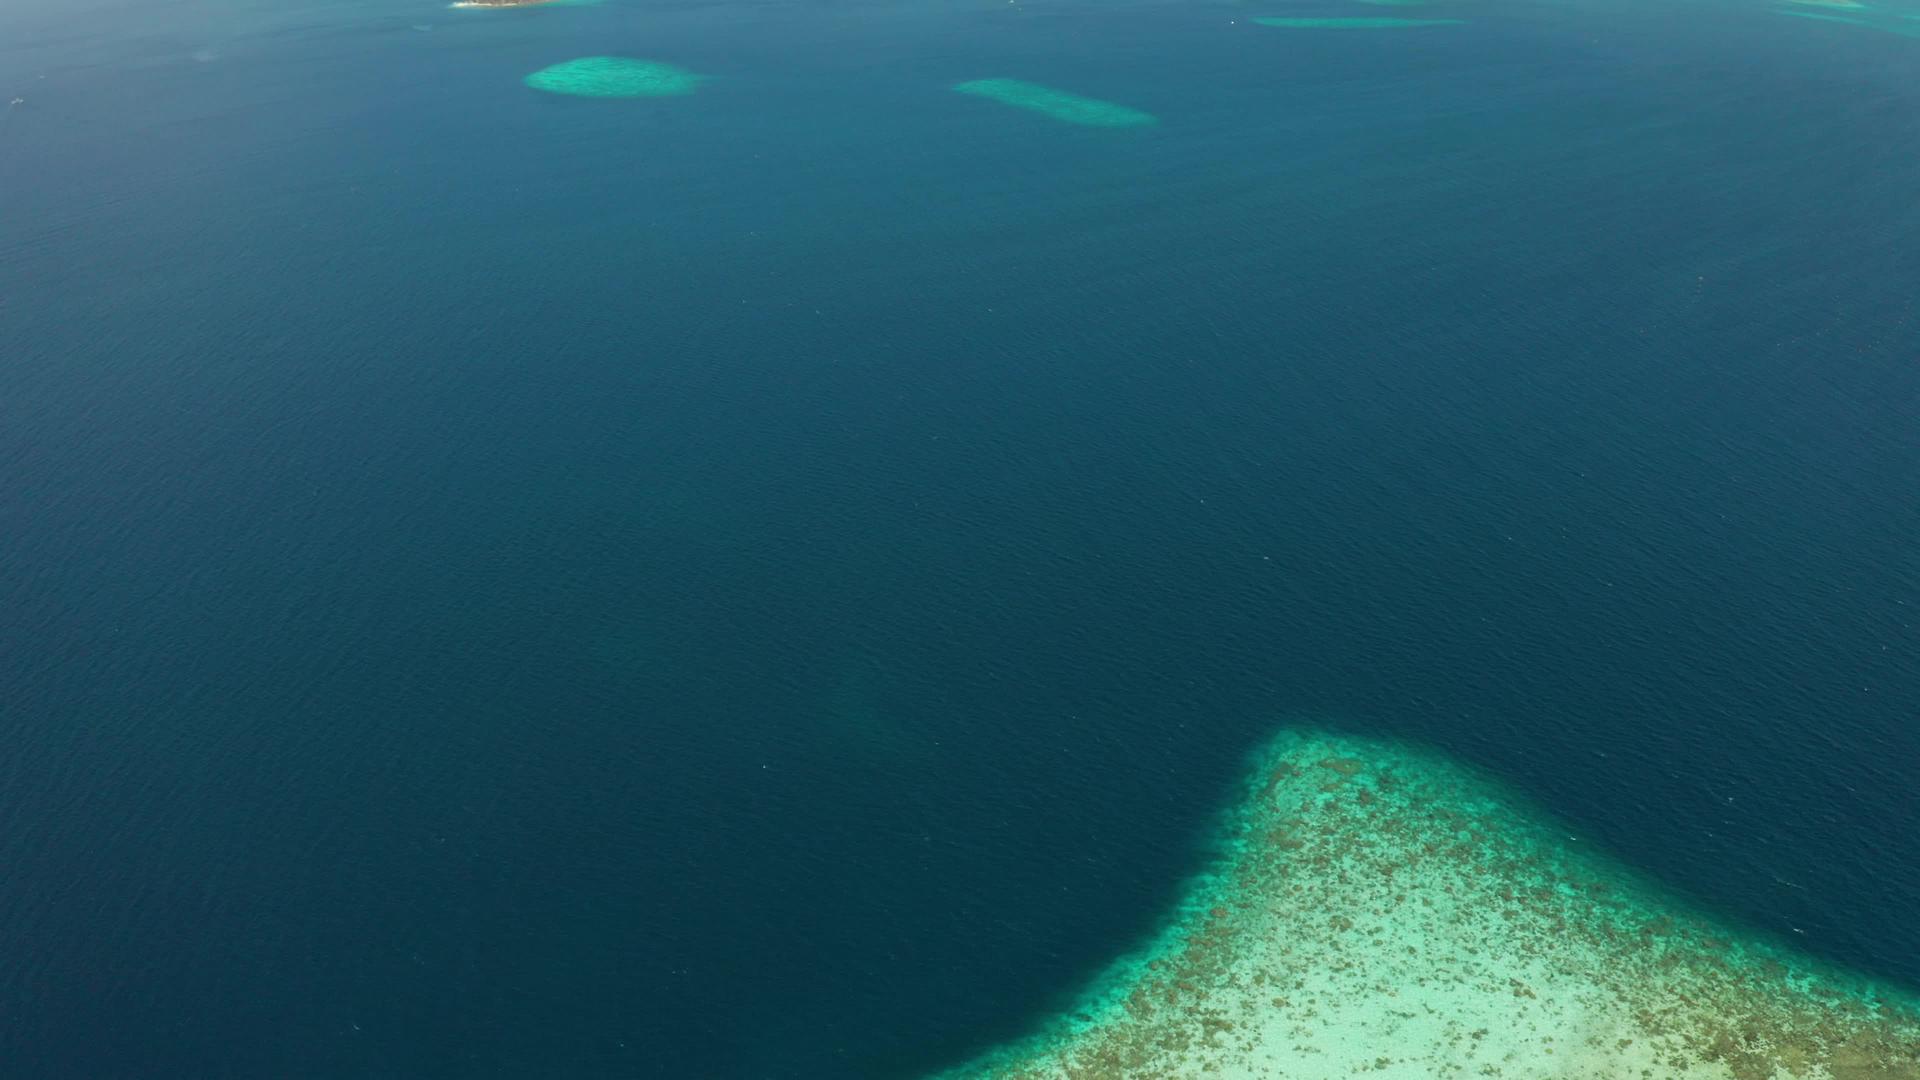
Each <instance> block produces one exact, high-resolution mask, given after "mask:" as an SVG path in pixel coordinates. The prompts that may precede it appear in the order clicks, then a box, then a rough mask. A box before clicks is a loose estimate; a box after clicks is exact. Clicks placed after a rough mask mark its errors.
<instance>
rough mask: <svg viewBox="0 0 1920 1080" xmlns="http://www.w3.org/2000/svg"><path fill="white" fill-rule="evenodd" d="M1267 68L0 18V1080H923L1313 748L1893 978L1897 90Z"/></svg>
mask: <svg viewBox="0 0 1920 1080" xmlns="http://www.w3.org/2000/svg"><path fill="white" fill-rule="evenodd" d="M1256 7H1258V5H1254V6H1224V5H1215V4H1184V5H1177V4H1164V5H1162V4H1131V5H1123V6H1115V5H1112V4H1098V5H1094V4H1070V3H1069V4H1048V3H1042V2H1037V0H1020V2H1019V3H1015V4H1011V5H1009V4H1005V3H957V4H933V5H914V6H912V7H910V8H906V7H895V6H878V5H876V6H865V5H860V4H844V3H843V4H824V3H822V4H771V3H763V4H734V3H725V2H713V3H705V2H702V3H682V4H679V5H657V4H639V3H633V4H622V3H620V2H618V0H613V2H610V3H608V4H607V5H605V6H602V7H593V8H565V9H549V10H545V11H528V12H511V13H478V14H476V13H461V12H449V11H446V10H443V9H441V8H439V7H437V6H435V5H434V4H433V3H408V2H404V0H352V2H343V3H320V2H318V0H302V2H299V3H287V4H268V3H264V2H257V3H248V2H243V0H203V2H198V3H187V2H156V3H151V4H135V3H130V2H116V3H101V2H98V0H91V2H87V3H81V4H73V3H65V2H62V3H58V4H55V3H53V2H52V0H25V3H24V4H19V3H16V4H11V5H8V7H7V8H6V9H5V10H4V11H0V98H7V99H11V98H15V97H19V98H23V99H24V101H23V102H22V103H20V104H17V105H14V106H11V107H9V111H8V112H7V113H6V114H5V116H4V118H0V1073H4V1074H5V1075H7V1076H10V1077H36V1078H37V1077H136V1076H140V1077H150V1076H180V1077H187V1076H192V1077H222V1076H238V1077H261V1076H315V1077H319V1076H328V1077H339V1076H392V1077H399V1076H408V1077H439V1076H481V1075H502V1076H520V1077H525V1076H556V1077H559V1076H566V1077H581V1076H613V1075H631V1076H662V1077H677V1078H684V1077H700V1078H708V1080H728V1078H754V1080H761V1078H781V1080H786V1078H816V1077H819V1078H845V1077H875V1078H884V1077H898V1076H910V1075H913V1074H914V1073H915V1072H916V1071H919V1070H922V1069H926V1068H929V1067H932V1066H936V1065H939V1064H943V1063H947V1062H950V1061H952V1060H954V1059H955V1058H957V1057H960V1056H964V1055H965V1054H967V1053H969V1052H971V1051H974V1050H977V1049H979V1048H980V1047H982V1046H983V1045H987V1044H991V1043H993V1042H995V1041H998V1040H1000V1039H1004V1038H1008V1037H1011V1036H1014V1035H1017V1034H1018V1033H1020V1032H1021V1031H1023V1030H1025V1028H1026V1026H1027V1025H1028V1024H1030V1023H1032V1022H1033V1021H1034V1020H1035V1019H1036V1018H1038V1017H1040V1016H1042V1015H1044V1014H1045V1013H1046V1012H1047V1011H1049V1010H1050V1009H1052V1008H1054V1007H1056V1006H1058V1005H1059V1004H1060V1002H1061V1001H1062V1000H1063V999H1065V998H1066V997H1068V996H1070V995H1071V993H1072V991H1073V990H1074V988H1075V985H1076V983H1077V982H1078V980H1080V979H1081V978H1083V977H1085V976H1086V975H1087V974H1088V973H1089V972H1090V971H1092V970H1094V969H1096V968H1097V967H1098V966H1099V965H1100V964H1101V963H1102V962H1103V961H1104V960H1105V959H1107V958H1108V957H1110V956H1111V955H1113V954H1114V953H1115V952H1117V951H1119V950H1120V949H1122V948H1124V947H1125V946H1126V945H1128V944H1129V943H1130V942H1132V941H1133V940H1134V939H1135V938H1136V937H1137V936H1138V935H1140V934H1142V933H1144V932H1145V931H1147V930H1148V929H1149V928H1150V927H1152V926H1153V925H1154V923H1155V920H1156V919H1157V918H1159V917H1160V915H1161V913H1162V911H1163V909H1164V906H1165V905H1166V904H1167V903H1168V902H1169V900H1170V899H1171V898H1172V896H1173V895H1174V894H1175V892H1176V890H1177V889H1178V887H1179V884H1180V881H1181V879H1182V877H1183V875H1185V874H1187V873H1189V872H1191V871H1192V870H1193V868H1194V867H1195V865H1196V860H1198V859H1199V858H1200V857H1201V856H1200V852H1201V850H1202V848H1203V846H1204V845H1203V841H1204V835H1203V830H1204V829H1205V827H1206V824H1207V822H1208V820H1209V818H1210V815H1211V814H1212V813H1213V812H1214V811H1215V809H1216V808H1217V805H1218V801H1219V800H1220V799H1221V798H1222V797H1224V794H1225V792H1226V790H1227V785H1228V784H1229V782H1230V781H1231V779H1232V778H1233V774H1234V771H1235V769H1236V767H1237V765H1238V763H1239V761H1240V756H1241V755H1242V754H1243V753H1244V752H1245V751H1246V750H1247V749H1248V748H1249V747H1251V746H1253V745H1254V744H1256V743H1257V742H1259V741H1260V740H1261V739H1262V738H1263V737H1264V736H1265V735H1266V734H1268V733H1269V732H1271V731H1272V730H1274V728H1275V727H1276V726H1277V725H1279V724H1282V723H1285V722H1287V720H1288V719H1289V718H1294V717H1302V716H1305V717H1312V718H1315V719H1316V720H1318V721H1320V722H1331V723H1336V724H1341V725H1346V726H1350V727H1353V728H1356V729H1362V730H1366V731H1370V732H1381V733H1389V734H1393V735H1400V736H1406V737H1411V738H1416V739H1420V740H1423V741H1426V742H1430V743H1432V744H1436V745H1438V746H1440V747H1442V748H1445V749H1447V750H1449V751H1451V752H1454V753H1457V754H1459V755H1462V756H1464V757H1466V758H1468V759H1470V760H1473V761H1475V762H1478V763H1480V764H1482V765H1485V766H1487V767H1489V768H1491V769H1493V770H1495V771H1497V772H1498V773H1499V774H1500V775H1502V776H1504V777H1506V778H1508V779H1509V780H1511V781H1512V782H1514V783H1516V784H1518V785H1520V786H1522V787H1524V788H1525V789H1527V790H1529V791H1531V792H1532V793H1533V794H1535V795H1536V796H1537V797H1539V798H1540V799H1542V800H1543V801H1545V802H1546V803H1547V804H1548V805H1550V806H1551V807H1552V808H1553V809H1554V810H1556V811H1557V812H1559V813H1560V814H1562V815H1564V816H1565V817H1566V818H1567V819H1568V821H1569V823H1570V828H1571V829H1572V830H1573V831H1575V832H1577V833H1579V834H1580V835H1582V836H1585V837H1589V838H1593V839H1597V840H1599V841H1600V842H1602V843H1604V844H1606V845H1608V846H1610V847H1611V848H1612V849H1613V850H1615V851H1616V852H1618V853H1619V854H1620V855H1621V856H1623V857H1624V858H1625V859H1626V860H1627V861H1628V862H1630V863H1631V864H1633V865H1635V866H1637V867H1639V868H1641V869H1643V870H1645V871H1647V872H1649V873H1652V874H1654V875H1656V876H1658V877H1659V878H1661V879H1662V880H1664V881H1666V882H1668V883H1670V884H1672V885H1673V886H1675V887H1677V888H1679V889H1681V890H1684V891H1686V892H1688V893H1690V894H1692V895H1693V896H1694V897H1696V898H1697V899H1698V900H1699V901H1700V902H1701V903H1702V904H1704V905H1706V906H1709V907H1711V908H1714V909H1716V910H1719V911H1721V912H1723V913H1726V914H1728V915H1729V916H1731V917H1733V918H1736V919H1739V920H1743V921H1745V922H1746V923H1748V924H1750V925H1752V926H1754V927H1756V928H1757V929H1759V930H1762V931H1766V932H1777V933H1783V934H1784V933H1789V932H1790V928H1793V929H1797V930H1798V931H1800V932H1799V933H1797V934H1793V935H1792V938H1793V940H1794V941H1795V942H1796V943H1797V944H1800V945H1802V946H1804V947H1806V948H1808V949H1810V950H1812V951H1815V952H1817V953H1818V954H1820V955H1823V956H1826V957H1829V958H1832V959H1835V960H1838V961H1842V962H1844V963H1847V964H1851V965H1855V966H1859V967H1862V968H1865V969H1867V970H1869V971H1872V972H1875V973H1878V974H1880V975H1883V976H1886V977H1889V978H1894V979H1899V980H1904V981H1906V982H1908V983H1920V920H1916V919H1914V918H1913V912H1914V911H1915V910H1916V909H1917V908H1920V801H1917V800H1916V796H1915V795H1914V792H1913V787H1912V784H1911V768H1912V764H1913V763H1914V762H1915V761H1916V760H1920V715H1917V713H1920V708H1917V706H1920V656H1916V648H1917V647H1920V638H1917V637H1916V632H1915V626H1914V622H1915V619H1916V616H1917V615H1920V545H1916V543H1915V536H1916V535H1917V534H1920V501H1916V498H1915V494H1916V491H1920V436H1917V435H1916V430H1917V429H1916V419H1917V418H1920V368H1916V365H1915V358H1916V355H1917V354H1920V315H1917V314H1916V310H1915V305H1916V298H1917V297H1920V245H1917V244H1916V242H1915V241H1916V239H1917V238H1920V202H1916V200H1915V199H1914V191H1915V190H1916V186H1917V185H1916V181H1920V80H1916V79H1915V78H1914V77H1913V75H1914V72H1915V71H1916V69H1917V68H1920V40H1913V39H1906V38H1900V37H1897V36H1894V35H1891V34H1885V33H1878V32H1873V31H1867V30H1862V29H1860V28H1857V27H1851V26H1840V25H1833V24H1822V23H1814V22H1809V21H1805V20H1798V19H1784V18H1779V17H1777V16H1776V15H1774V14H1772V13H1771V12H1769V11H1768V10H1766V9H1765V8H1764V7H1762V6H1760V5H1758V4H1753V5H1723V6H1714V5H1699V6H1691V5H1689V6H1685V7H1675V6H1673V5H1659V8H1660V10H1651V9H1648V8H1644V7H1636V6H1624V5H1600V4H1596V5H1592V6H1587V7H1554V6H1541V7H1534V6H1525V5H1503V6H1477V5H1475V4H1473V3H1470V2H1463V3H1460V4H1458V5H1454V6H1451V7H1449V8H1448V10H1447V13H1448V14H1450V15H1455V16H1458V17H1463V18H1467V19H1469V20H1470V21H1469V23H1468V25H1467V26H1464V27H1454V28H1448V29H1447V30H1445V31H1417V32H1403V33H1362V34H1335V35H1311V34H1289V33H1287V32H1285V31H1278V30H1269V29H1263V28H1258V27H1253V26H1250V25H1248V23H1247V17H1248V16H1250V15H1258V14H1273V13H1276V12H1278V13H1281V14H1287V13H1295V14H1298V13H1302V12H1304V13H1310V14H1325V13H1333V14H1353V12H1352V11H1350V10H1342V9H1338V8H1334V7H1308V6H1303V5H1292V6H1289V5H1286V4H1275V5H1269V6H1267V7H1260V8H1258V10H1256ZM1362 14H1365V12H1362ZM596 53H626V54H630V55H636V56H642V57H650V58H654V59H659V60H664V61H667V62H671V63H675V64H678V65H681V66H683V67H686V68H689V69H692V70H694V71H698V72H701V73H704V74H708V75H712V76H714V79H713V81H712V82H710V83H708V84H706V85H705V86H704V87H703V88H702V89H701V91H700V93H698V94H696V95H695V96H692V97H688V98H680V99H669V100H661V101H626V102H593V101H582V100H575V99H566V98H559V97H552V96H542V95H539V94H537V93H535V92H534V91H531V90H528V89H527V88H525V87H524V86H522V85H521V84H520V78H521V76H522V75H524V74H525V73H526V72H529V71H532V70H535V69H537V68H539V67H542V66H545V65H547V64H550V63H554V62H557V61H560V60H565V59H568V58H571V57H574V56H579V55H587V54H596ZM991 76H1012V77H1019V78H1026V79H1031V80H1033V81H1037V82H1043V83H1048V84H1051V85H1057V86H1062V87H1066V88H1069V89H1072V90H1075V91H1078V92H1081V93H1085V94H1090V95H1093V96H1096V97H1103V98H1109V99H1113V100H1117V101H1122V102H1124V103H1126V104H1129V105H1132V106H1134V107H1137V108H1142V109H1146V110H1148V111H1150V112H1153V113H1155V114H1156V115H1158V116H1159V118H1160V121H1161V122H1160V124H1159V125H1158V126H1156V127H1154V128H1151V129H1145V130H1138V129H1136V130H1124V131H1112V130H1095V129H1083V128H1074V127H1069V126H1064V125H1060V124H1057V123H1054V122H1052V121H1049V120H1047V119H1045V118H1042V117H1038V116H1035V115H1032V114H1026V113H1021V112H1018V111H1015V110H1010V109H1006V108H1004V107H1001V106H997V105H995V104H992V103H989V102H983V101H980V100H977V99H971V98H967V97H964V96H962V95H957V94H953V93H951V92H950V91H949V90H948V89H947V87H948V86H950V85H951V84H952V83H954V82H957V81H960V80H963V79H970V78H981V77H991Z"/></svg>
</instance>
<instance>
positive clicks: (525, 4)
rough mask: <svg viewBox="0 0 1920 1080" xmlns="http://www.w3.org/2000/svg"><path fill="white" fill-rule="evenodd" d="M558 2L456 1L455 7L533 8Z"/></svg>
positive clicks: (543, 0)
mask: <svg viewBox="0 0 1920 1080" xmlns="http://www.w3.org/2000/svg"><path fill="white" fill-rule="evenodd" d="M557 2H558V0H454V2H453V6H454V7H457V8H505V7H533V6H535V5H536V4H552V3H557Z"/></svg>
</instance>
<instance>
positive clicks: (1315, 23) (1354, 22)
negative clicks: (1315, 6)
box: [1253, 17, 1463, 30]
mask: <svg viewBox="0 0 1920 1080" xmlns="http://www.w3.org/2000/svg"><path fill="white" fill-rule="evenodd" d="M1253 21H1254V22H1257V23H1259V24H1260V25H1261V26H1277V27H1279V28H1280V29H1282V30H1410V29H1413V28H1415V27H1421V26H1459V25H1460V24H1461V22H1462V21H1463V20H1460V19H1386V18H1327V19H1291V18H1278V17H1267V18H1260V19H1255V20H1253Z"/></svg>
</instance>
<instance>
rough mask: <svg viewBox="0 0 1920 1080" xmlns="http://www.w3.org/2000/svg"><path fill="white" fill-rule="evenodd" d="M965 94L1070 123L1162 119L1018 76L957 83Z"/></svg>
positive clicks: (1115, 123)
mask: <svg viewBox="0 0 1920 1080" xmlns="http://www.w3.org/2000/svg"><path fill="white" fill-rule="evenodd" d="M954 89H955V90H957V91H959V92H960V93H962V94H971V95H973V96H974V97H983V98H986V99H988V100H989V101H997V102H999V103H1000V104H1002V105H1011V106H1013V107H1014V108H1016V109H1026V110H1028V111H1030V112H1037V113H1039V114H1041V115H1042V116H1047V117H1051V118H1053V119H1055V120H1060V121H1064V122H1066V123H1069V124H1083V125H1086V126H1088V127H1143V126H1146V125H1149V124H1156V123H1159V120H1158V119H1157V118H1155V117H1154V115H1153V114H1152V113H1145V112H1141V111H1140V110H1139V109H1131V108H1128V107H1127V106H1125V105H1116V104H1114V103H1113V102H1111V101H1101V100H1099V99H1098V98H1089V97H1081V96H1080V95H1078V94H1070V93H1068V92H1066V91H1065V90H1055V89H1054V88H1052V87H1050V86H1041V85H1039V84H1038V83H1030V82H1022V81H1021V80H1019V79H975V80H973V81H971V82H963V83H960V84H958V85H956V86H955V87H954Z"/></svg>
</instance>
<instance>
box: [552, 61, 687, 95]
mask: <svg viewBox="0 0 1920 1080" xmlns="http://www.w3.org/2000/svg"><path fill="white" fill-rule="evenodd" d="M705 81H706V76H704V75H695V74H694V73H693V72H691V71H686V70H683V69H681V68H677V67H674V66H673V65H672V64H662V63H660V62H659V61H657V60H634V59H631V58H629V57H625V56H585V57H581V58H580V59H578V60H568V61H566V62H565V63H560V64H555V65H553V66H552V67H546V68H541V69H540V70H539V71H536V72H534V73H533V74H531V75H529V76H527V78H526V83H527V85H528V86H531V87H533V88H534V89H535V90H545V91H546V92H548V93H550V94H570V95H573V96H574V97H596V98H630V97H677V96H679V95H682V94H691V93H693V92H694V90H695V89H697V88H698V87H699V86H700V84H701V83H702V82H705Z"/></svg>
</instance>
